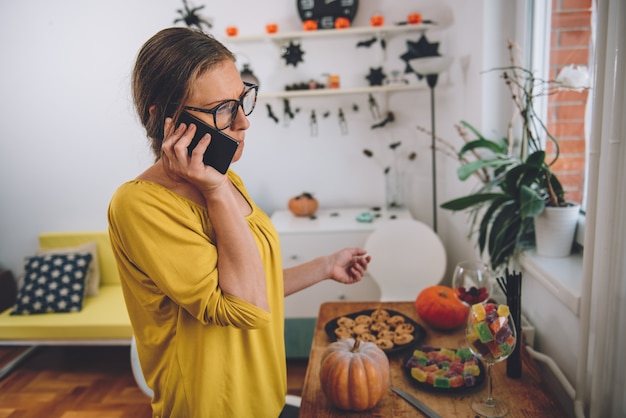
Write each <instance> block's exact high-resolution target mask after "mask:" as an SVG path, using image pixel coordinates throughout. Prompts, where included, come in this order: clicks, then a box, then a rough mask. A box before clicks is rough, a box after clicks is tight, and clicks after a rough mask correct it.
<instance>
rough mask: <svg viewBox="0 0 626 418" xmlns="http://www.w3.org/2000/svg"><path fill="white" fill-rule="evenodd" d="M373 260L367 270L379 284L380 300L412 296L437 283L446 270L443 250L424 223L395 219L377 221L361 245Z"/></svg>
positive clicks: (397, 299)
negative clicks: (379, 222) (378, 222)
mask: <svg viewBox="0 0 626 418" xmlns="http://www.w3.org/2000/svg"><path fill="white" fill-rule="evenodd" d="M364 248H365V250H366V251H367V253H368V254H369V255H371V256H372V261H371V262H370V264H369V266H368V269H367V271H368V273H369V275H370V276H371V277H372V279H373V280H374V281H375V282H376V284H377V285H378V286H379V287H380V300H381V301H382V302H391V301H406V300H414V299H415V298H416V297H417V295H418V294H419V293H420V292H421V291H422V290H423V289H424V288H426V287H428V286H432V285H436V284H439V283H440V282H441V280H442V279H443V276H444V274H445V271H446V251H445V248H444V246H443V243H442V242H441V240H440V239H439V236H437V234H436V233H435V232H434V231H433V230H432V229H431V228H430V227H429V226H428V225H426V224H424V223H422V222H419V221H416V220H413V219H397V220H392V221H388V222H385V223H382V224H380V225H379V226H378V227H377V228H376V229H375V230H374V232H372V234H371V235H370V236H369V237H368V239H367V241H366V242H365V246H364Z"/></svg>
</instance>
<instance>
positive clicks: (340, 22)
mask: <svg viewBox="0 0 626 418" xmlns="http://www.w3.org/2000/svg"><path fill="white" fill-rule="evenodd" d="M349 27H350V20H348V18H347V17H338V18H337V19H335V29H345V28H349Z"/></svg>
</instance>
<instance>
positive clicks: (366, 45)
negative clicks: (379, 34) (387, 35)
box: [356, 36, 376, 48]
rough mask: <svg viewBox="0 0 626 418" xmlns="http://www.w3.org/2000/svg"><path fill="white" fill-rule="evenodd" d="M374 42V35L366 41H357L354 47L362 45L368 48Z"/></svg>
mask: <svg viewBox="0 0 626 418" xmlns="http://www.w3.org/2000/svg"><path fill="white" fill-rule="evenodd" d="M374 42H376V37H375V36H373V37H372V38H370V39H368V40H366V41H359V42H358V43H357V44H356V47H357V48H359V47H362V46H363V47H365V48H369V47H370V46H372V45H373V44H374Z"/></svg>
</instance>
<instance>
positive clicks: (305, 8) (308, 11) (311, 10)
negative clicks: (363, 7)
mask: <svg viewBox="0 0 626 418" xmlns="http://www.w3.org/2000/svg"><path fill="white" fill-rule="evenodd" d="M296 4H297V7H298V14H299V15H300V19H302V22H306V21H308V20H314V21H315V22H317V25H318V27H319V28H320V29H333V28H335V21H336V20H337V19H338V18H345V19H347V20H348V22H349V23H352V20H353V19H354V17H355V16H356V12H357V10H358V7H359V0H341V1H339V0H331V1H329V0H296Z"/></svg>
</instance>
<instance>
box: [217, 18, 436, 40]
mask: <svg viewBox="0 0 626 418" xmlns="http://www.w3.org/2000/svg"><path fill="white" fill-rule="evenodd" d="M433 27H436V25H434V24H432V23H420V24H419V25H411V24H406V25H396V26H380V27H372V26H369V27H368V26H365V27H351V28H345V29H318V30H314V31H297V32H285V33H280V32H277V33H274V34H261V35H243V36H241V35H237V36H229V37H226V38H224V39H223V41H224V42H230V43H242V42H259V41H274V42H279V41H286V40H290V39H304V38H308V39H314V38H327V37H333V36H351V35H352V36H354V35H368V34H374V35H378V34H380V35H387V34H389V35H395V34H399V33H405V32H426V31H427V30H429V29H431V28H433Z"/></svg>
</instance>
